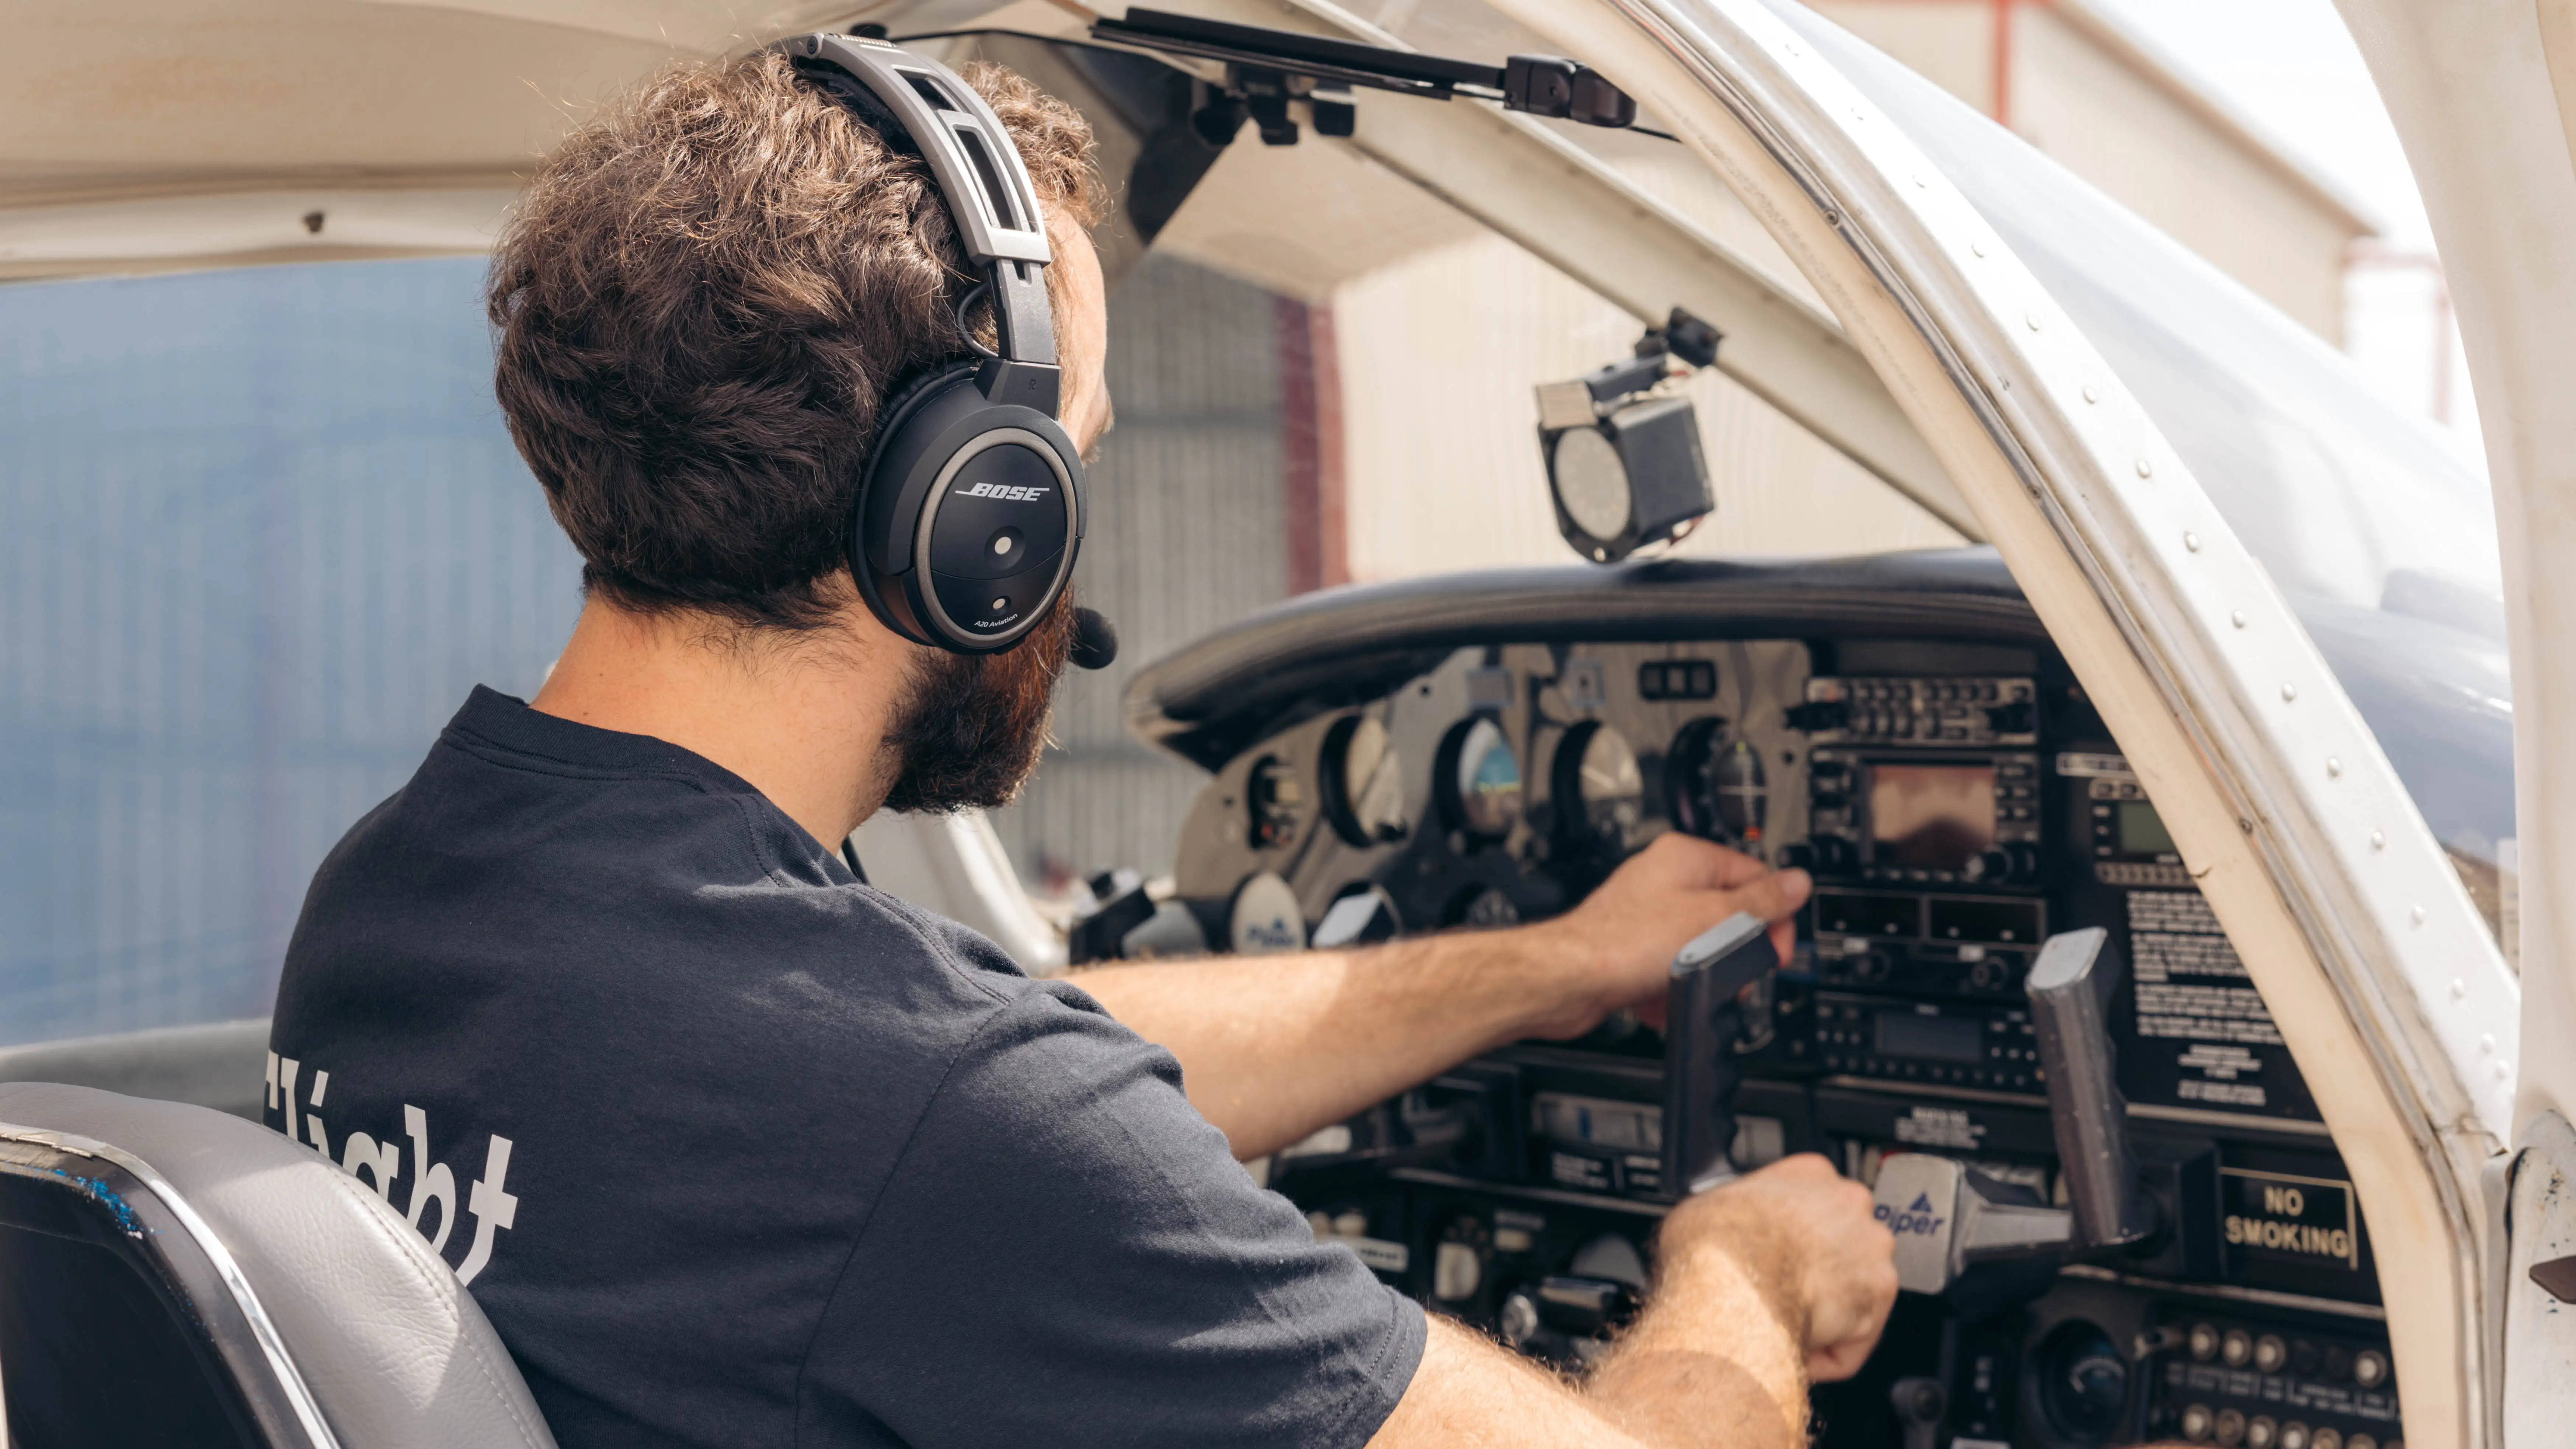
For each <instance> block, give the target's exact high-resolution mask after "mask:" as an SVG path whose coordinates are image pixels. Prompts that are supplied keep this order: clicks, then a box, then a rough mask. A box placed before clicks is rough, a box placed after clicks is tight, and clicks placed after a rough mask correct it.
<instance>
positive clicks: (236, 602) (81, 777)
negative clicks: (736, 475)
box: [0, 259, 580, 1042]
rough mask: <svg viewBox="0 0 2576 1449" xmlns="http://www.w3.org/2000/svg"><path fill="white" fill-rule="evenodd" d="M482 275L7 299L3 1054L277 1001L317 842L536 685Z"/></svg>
mask: <svg viewBox="0 0 2576 1449" xmlns="http://www.w3.org/2000/svg"><path fill="white" fill-rule="evenodd" d="M482 272H483V263H482V262H481V261H480V260H479V259H460V260H441V261H422V262H387V263H368V264H342V265H326V266H306V267H284V268H269V269H262V270H256V271H241V272H220V273H211V274H206V275H199V276H186V277H170V278H155V279H150V280H140V281H115V282H78V283H63V284H53V285H41V286H21V287H9V288H0V1042H16V1041H30V1040H40V1039H48V1038H54V1037H62V1036H77V1035H86V1034H90V1033H93V1032H104V1031H121V1030H127V1029H131V1028H135V1027H143V1026H154V1025H163V1024H171V1023H179V1022H190V1021H207V1020H217V1019H222V1018H226V1017H234V1016H244V1015H252V1014H257V1013H262V1012H265V1011H266V1010H267V1009H268V1004H269V1000H270V997H271V995H272V993H273V991H274V989H275V985H276V978H277V966H278V962H279V959H280V958H281V956H282V955H283V953H284V951H285V947H286V939H287V935H288V933H289V931H290V930H291V929H292V928H293V925H294V921H295V914H296V911H297V909H298V907H299V905H300V904H301V902H302V899H303V894H304V888H305V885H306V883H307V881H309V880H310V878H311V876H312V873H313V868H314V866H315V865H316V864H318V863H319V862H320V860H321V858H322V855H323V853H324V852H325V851H327V850H328V849H329V848H330V846H331V843H332V842H333V841H335V840H336V839H338V838H339V836H340V834H341V832H343V831H344V830H346V829H347V828H348V827H349V825H350V823H351V822H353V821H354V820H356V819H357V818H358V816H359V815H361V814H363V813H364V812H365V811H366V810H367V809H368V808H370V807H371V806H373V805H374V804H375V803H376V802H377V801H379V800H381V799H383V798H384V797H385V796H386V795H388V794H390V793H392V792H393V791H394V790H395V789H397V788H399V787H400V785H401V784H402V782H403V780H404V779H405V778H406V777H408V776H409V774H410V773H411V771H412V769H413V767H414V766H415V765H416V764H418V762H419V760H420V756H421V754H422V752H423V751H424V750H425V749H426V748H427V747H428V745H429V742H430V740H431V738H432V737H433V736H434V735H435V734H436V733H437V731H438V728H439V726H440V725H441V724H443V723H444V722H445V721H446V719H447V717H448V716H449V715H450V714H451V713H453V712H454V711H455V709H456V707H457V705H458V704H459V703H460V702H461V701H462V700H463V698H464V696H465V694H466V692H467V691H468V690H469V689H470V688H471V687H472V686H473V685H474V684H475V683H477V682H481V683H488V684H490V685H492V686H493V687H495V688H498V689H503V690H506V691H509V692H511V693H515V694H519V695H521V696H523V697H524V696H525V695H527V694H529V693H531V692H532V691H533V690H534V689H535V688H536V686H537V684H538V682H539V681H540V680H541V679H542V677H543V675H544V671H545V668H546V665H547V663H548V662H549V661H550V660H551V659H552V658H553V657H554V653H555V651H556V650H557V649H558V648H560V647H561V644H562V642H563V639H564V637H565V635H566V633H567V632H568V631H569V629H570V627H571V624H572V619H573V616H574V614H575V613H576V612H577V611H578V609H579V607H580V599H579V594H578V585H579V563H578V560H577V559H576V558H575V557H574V555H573V553H572V550H571V548H570V547H569V546H568V545H567V544H566V543H565V542H564V541H563V537H562V535H561V534H560V533H559V532H558V531H557V530H556V528H555V526H554V523H553V520H552V519H550V518H549V517H548V516H547V514H546V510H545V502H544V498H543V496H542V494H541V493H540V491H539V490H538V488H537V486H536V483H535V482H534V480H532V479H531V478H530V477H529V476H528V474H527V470H526V469H525V467H524V466H522V465H521V463H520V462H519V459H518V456H517V454H516V453H515V452H514V451H513V450H512V448H511V446H510V440H509V436H508V434H507V433H506V432H505V431H504V429H503V426H502V423H501V418H500V414H499V411H498V409H497V408H496V407H495V405H494V404H493V401H492V391H491V346H490V341H489V339H488V337H487V335H486V333H485V330H484V324H483V320H482V312H481V307H480V303H479V297H478V290H479V286H480V282H481V278H482Z"/></svg>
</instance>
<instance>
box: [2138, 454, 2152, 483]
mask: <svg viewBox="0 0 2576 1449" xmlns="http://www.w3.org/2000/svg"><path fill="white" fill-rule="evenodd" d="M2138 476H2139V477H2141V478H2153V477H2154V476H2156V465H2155V464H2153V463H2151V462H2148V461H2147V460H2146V459H2144V458H2140V459H2139V460H2138Z"/></svg>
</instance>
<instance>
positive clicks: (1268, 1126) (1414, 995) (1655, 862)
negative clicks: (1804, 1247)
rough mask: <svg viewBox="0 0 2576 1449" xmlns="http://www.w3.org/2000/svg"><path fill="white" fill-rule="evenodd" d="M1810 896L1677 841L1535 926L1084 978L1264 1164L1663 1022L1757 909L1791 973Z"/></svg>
mask: <svg viewBox="0 0 2576 1449" xmlns="http://www.w3.org/2000/svg"><path fill="white" fill-rule="evenodd" d="M1808 888H1809V887H1808V881H1807V873H1806V872H1805V871H1799V870H1784V871H1776V872H1775V871H1772V870H1770V869H1768V868H1766V867H1765V866H1764V865H1763V864H1762V862H1760V861H1758V860H1755V859H1753V858H1752V857H1750V856H1745V855H1738V854H1736V853H1735V852H1734V851H1732V850H1728V849H1725V848H1724V847H1722V846H1716V845H1711V844H1709V843H1708V842H1707V841H1705V840H1699V839H1695V838H1693V837H1691V836H1687V835H1666V836H1664V837H1663V838H1662V839H1660V840H1657V841H1656V842H1655V843H1653V844H1652V845H1649V846H1647V847H1646V848H1645V849H1644V850H1641V851H1639V852H1637V854H1636V855H1635V856H1633V857H1631V858H1630V859H1629V861H1628V862H1627V863H1626V864H1624V865H1622V866H1620V867H1619V869H1618V870H1616V871H1614V872H1612V873H1611V876H1610V879H1609V880H1607V881H1605V882H1603V883H1602V886H1601V888H1600V889H1599V890H1596V891H1594V892H1593V893H1592V895H1591V896H1590V898H1588V899H1586V900H1585V901H1584V902H1583V904H1581V905H1579V906H1576V907H1575V908H1574V909H1573V910H1572V911H1569V912H1567V913H1566V914H1565V915H1562V916H1559V917H1557V918H1555V919H1554V920H1550V921H1542V922H1539V923H1538V924H1536V925H1529V926H1514V927H1512V928H1510V929H1508V930H1500V931H1443V932H1441V933H1439V934H1437V935H1428V936H1417V937H1414V938H1412V939H1409V940H1403V941H1391V942H1389V943H1387V944H1386V945H1383V946H1370V947H1363V948H1360V949H1357V950H1347V951H1306V952H1301V953H1299V954H1297V955H1293V956H1263V957H1259V958H1248V957H1241V956H1220V957H1213V958H1208V959H1202V960H1195V961H1173V962H1145V963H1132V964H1131V963H1122V964H1119V965H1114V966H1102V967H1097V968H1094V969H1092V970H1088V971H1085V972H1083V973H1082V974H1081V975H1079V976H1077V977H1075V978H1074V979H1075V980H1076V981H1077V982H1079V983H1080V984H1081V986H1082V987H1083V989H1084V990H1086V991H1089V992H1090V993H1091V994H1092V995H1093V996H1094V997H1097V998H1098V999H1099V1001H1100V1003H1101V1005H1103V1006H1105V1007H1107V1008H1109V1014H1110V1015H1112V1016H1115V1017H1117V1018H1118V1019H1119V1020H1120V1021H1122V1022H1124V1023H1126V1024H1127V1025H1128V1026H1129V1027H1131V1028H1133V1029H1134V1030H1135V1032H1136V1033H1137V1035H1139V1036H1142V1037H1144V1038H1145V1039H1146V1040H1147V1041H1151V1042H1155V1043H1157V1044H1159V1045H1161V1046H1164V1047H1166V1048H1169V1049H1170V1051H1171V1053H1172V1055H1174V1056H1176V1057H1178V1058H1180V1062H1181V1073H1182V1079H1183V1080H1184V1081H1186V1082H1187V1083H1189V1093H1190V1101H1191V1102H1192V1103H1193V1104H1195V1105H1196V1106H1197V1107H1198V1109H1199V1111H1200V1112H1201V1113H1203V1114H1204V1115H1205V1116H1206V1117H1207V1119H1208V1120H1209V1121H1210V1122H1213V1123H1215V1124H1216V1125H1217V1126H1218V1127H1219V1128H1221V1129H1223V1130H1224V1132H1225V1135H1226V1137H1227V1138H1228V1139H1229V1140H1230V1141H1231V1142H1232V1143H1233V1144H1234V1153H1235V1155H1236V1156H1237V1157H1244V1158H1251V1157H1258V1156H1260V1155H1261V1154H1263V1153H1265V1152H1276V1151H1278V1150H1279V1149H1280V1148H1282V1147H1285V1146H1287V1145H1288V1144H1290V1143H1292V1142H1295V1141H1297V1140H1298V1139H1299V1138H1302V1137H1304V1136H1306V1135H1307V1134H1308V1133H1310V1132H1313V1131H1314V1130H1315V1129H1317V1128H1319V1127H1322V1126H1325V1125H1326V1124H1328V1123H1332V1122H1338V1121H1340V1120H1341V1119H1343V1118H1345V1117H1347V1116H1349V1115H1350V1114H1352V1113H1353V1112H1356V1111H1358V1110H1360V1109H1361V1108H1363V1107H1365V1106H1367V1105H1369V1104H1370V1103H1372V1102H1379V1101H1384V1100H1385V1099H1386V1098H1388V1097H1391V1096H1393V1095H1395V1094H1396V1093H1398V1092H1401V1091H1403V1090H1404V1089H1405V1088H1407V1087H1410V1086H1413V1085H1415V1084H1417V1083H1420V1082H1423V1081H1426V1080H1428V1079H1429V1078H1431V1077H1433V1076H1435V1075H1437V1074H1438V1073H1441V1072H1444V1071H1447V1070H1448V1069H1449V1068H1450V1067H1453V1066H1455V1065H1457V1064H1458V1063H1459V1062H1462V1061H1465V1060H1466V1059H1467V1058H1469V1057H1471V1056H1474V1055H1475V1054H1476V1053H1478V1052H1482V1051H1491V1050H1493V1049H1494V1048H1495V1047H1498V1046H1501V1045H1502V1044H1503V1043H1505V1042H1509V1041H1517V1040H1519V1039H1521V1038H1523V1037H1530V1036H1543V1037H1554V1038H1558V1039H1560V1040H1561V1039H1563V1038H1566V1037H1573V1036H1581V1035H1582V1034H1583V1033H1585V1032H1587V1031H1590V1030H1591V1029H1592V1028H1593V1027H1594V1026H1595V1025H1597V1024H1598V1023H1599V1022H1600V1020H1601V1019H1602V1018H1603V1017H1605V1016H1608V1015H1609V1014H1610V1013H1611V1012H1614V1011H1616V1010H1618V1009H1619V1008H1621V1007H1623V1006H1624V1007H1630V1008H1632V1009H1634V1010H1635V1011H1636V1012H1637V1014H1638V1015H1639V1016H1640V1017H1642V1018H1644V1019H1645V1020H1647V1021H1649V1022H1653V1023H1658V1024H1660V1023H1661V1022H1662V1020H1663V1011H1664V983H1665V982H1666V980H1667V979H1668V978H1669V975H1670V973H1671V971H1672V964H1673V957H1674V956H1675V955H1677V954H1679V953H1680V951H1681V948H1682V947H1683V946H1684V945H1686V944H1688V943H1689V941H1690V939H1691V938H1692V937H1693V936H1696V935H1698V934H1700V933H1701V932H1702V931H1705V930H1707V929H1708V928H1709V927H1711V926H1714V925H1716V924H1717V923H1718V922H1720V921H1723V920H1725V919H1726V918H1727V917H1728V916H1731V915H1733V914H1735V913H1736V912H1738V911H1751V912H1752V913H1754V914H1755V915H1757V916H1760V917H1761V918H1762V919H1764V920H1766V921H1770V922H1772V923H1773V925H1772V937H1771V939H1772V943H1773V944H1774V945H1776V946H1778V947H1779V948H1780V956H1781V959H1782V960H1786V959H1788V955H1789V947H1790V942H1791V939H1792V934H1793V932H1792V928H1791V926H1790V924H1789V917H1790V916H1791V915H1792V914H1793V913H1794V912H1796V910H1797V909H1798V907H1800V906H1802V905H1804V904H1806V901H1807V891H1808Z"/></svg>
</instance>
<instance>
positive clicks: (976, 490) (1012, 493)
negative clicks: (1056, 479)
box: [957, 483, 1055, 503]
mask: <svg viewBox="0 0 2576 1449" xmlns="http://www.w3.org/2000/svg"><path fill="white" fill-rule="evenodd" d="M1054 491H1055V490H1054V489H1052V488H1022V487H1019V486H1018V485H1016V484H1011V483H978V484H976V485H975V486H974V487H972V488H967V489H963V490H961V491H960V492H959V493H958V495H957V496H958V497H960V498H999V499H1002V500H1004V501H1005V502H1011V503H1025V502H1027V501H1029V500H1030V499H1032V498H1044V497H1045V496H1047V495H1048V494H1050V493H1053V492H1054Z"/></svg>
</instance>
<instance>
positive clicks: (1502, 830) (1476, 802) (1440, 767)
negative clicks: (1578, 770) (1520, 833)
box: [1432, 715, 1521, 840]
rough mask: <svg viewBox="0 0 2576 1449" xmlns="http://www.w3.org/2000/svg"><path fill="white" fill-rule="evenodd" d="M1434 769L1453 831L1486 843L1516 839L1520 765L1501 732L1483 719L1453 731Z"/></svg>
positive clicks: (1458, 725) (1443, 743) (1466, 722)
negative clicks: (1508, 837)
mask: <svg viewBox="0 0 2576 1449" xmlns="http://www.w3.org/2000/svg"><path fill="white" fill-rule="evenodd" d="M1432 769H1433V774H1434V777H1435V779H1434V783H1435V784H1437V785H1438V786H1439V790H1440V812H1441V814H1443V815H1445V816H1447V817H1448V820H1449V828H1451V829H1452V830H1457V831H1461V832H1463V833H1465V834H1467V835H1470V836H1474V837H1477V838H1479V839H1484V840H1500V839H1502V838H1503V837H1504V836H1506V835H1509V834H1511V833H1512V826H1513V824H1514V823H1515V822H1517V821H1518V820H1519V819H1520V818H1521V762H1520V757H1519V756H1517V755H1514V754H1513V753H1512V742H1511V741H1510V740H1509V739H1506V738H1504V736H1503V727H1502V726H1500V725H1498V724H1496V723H1494V722H1493V721H1492V720H1491V719H1489V718H1487V717H1486V716H1484V715H1478V716H1476V717H1475V718H1473V719H1464V720H1460V721H1459V722H1458V723H1456V724H1454V725H1451V726H1450V727H1449V733H1448V734H1447V735H1446V736H1445V737H1443V738H1442V739H1441V741H1440V758H1439V760H1438V761H1437V762H1436V763H1435V764H1434V765H1433V767H1432Z"/></svg>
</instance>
